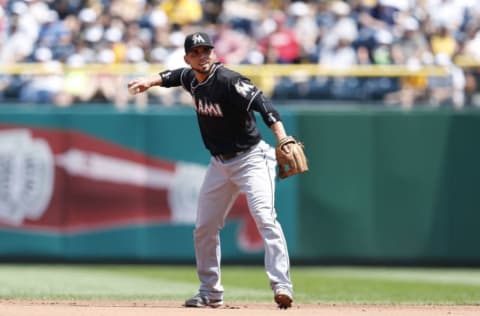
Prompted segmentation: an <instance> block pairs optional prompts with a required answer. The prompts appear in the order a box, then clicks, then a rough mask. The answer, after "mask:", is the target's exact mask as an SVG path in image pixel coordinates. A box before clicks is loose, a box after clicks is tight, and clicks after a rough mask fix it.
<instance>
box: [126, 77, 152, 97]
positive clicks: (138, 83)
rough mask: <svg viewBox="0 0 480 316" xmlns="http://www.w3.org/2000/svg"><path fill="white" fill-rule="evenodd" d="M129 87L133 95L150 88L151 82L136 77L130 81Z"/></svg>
mask: <svg viewBox="0 0 480 316" xmlns="http://www.w3.org/2000/svg"><path fill="white" fill-rule="evenodd" d="M127 87H128V92H129V93H130V94H131V95H135V94H138V93H141V92H145V91H146V90H148V88H150V83H149V82H148V81H147V80H142V79H134V80H132V81H130V82H129V83H128V85H127Z"/></svg>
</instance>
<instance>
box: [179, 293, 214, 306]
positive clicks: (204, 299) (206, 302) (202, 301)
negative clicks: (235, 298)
mask: <svg viewBox="0 0 480 316" xmlns="http://www.w3.org/2000/svg"><path fill="white" fill-rule="evenodd" d="M222 305H223V300H221V299H220V300H211V299H209V298H208V296H206V295H202V294H197V295H195V296H194V297H192V298H190V299H188V300H186V301H185V304H184V306H185V307H213V308H217V307H220V306H222Z"/></svg>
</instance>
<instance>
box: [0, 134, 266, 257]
mask: <svg viewBox="0 0 480 316" xmlns="http://www.w3.org/2000/svg"><path fill="white" fill-rule="evenodd" d="M205 171H206V167H205V166H203V165H200V164H194V163H188V162H181V161H177V162H172V161H167V160H162V159H159V158H157V157H152V156H148V155H146V154H144V153H142V152H138V151H135V150H131V149H128V148H125V147H122V146H119V145H117V144H114V143H112V142H108V141H105V140H102V139H99V138H95V137H92V136H90V135H87V134H84V133H80V132H77V131H71V130H55V129H47V128H30V127H22V126H0V227H10V228H14V229H19V230H32V231H53V232H57V233H65V234H68V233H77V232H88V231H93V230H102V229H109V228H112V227H125V226H129V225H143V224H148V225H151V224H161V223H166V224H171V225H180V224H190V225H193V224H194V222H195V212H196V204H197V199H198V198H199V197H198V192H199V189H200V185H201V182H202V180H203V176H204V174H205ZM227 220H234V221H239V222H240V225H239V227H240V230H239V232H238V238H237V240H238V244H239V247H241V249H243V250H244V251H252V252H253V251H258V250H261V249H262V247H263V245H262V239H261V237H260V235H259V233H258V231H257V228H256V226H255V222H254V221H253V219H252V217H251V216H250V213H249V211H248V207H247V202H246V199H245V196H244V195H240V196H239V197H238V199H237V200H236V202H235V204H234V205H233V207H232V209H231V211H230V213H229V216H228V218H227Z"/></svg>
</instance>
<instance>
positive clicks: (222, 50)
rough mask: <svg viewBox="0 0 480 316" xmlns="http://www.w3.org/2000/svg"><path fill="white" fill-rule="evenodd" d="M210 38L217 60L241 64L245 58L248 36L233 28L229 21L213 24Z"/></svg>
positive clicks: (247, 48) (247, 50)
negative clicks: (213, 27)
mask: <svg viewBox="0 0 480 316" xmlns="http://www.w3.org/2000/svg"><path fill="white" fill-rule="evenodd" d="M213 33H214V35H213V36H212V40H213V42H214V45H215V53H216V55H217V59H218V61H220V62H221V63H224V64H233V65H235V64H237V65H238V64H242V63H245V62H246V60H247V55H248V52H249V46H250V45H249V42H250V38H249V37H247V36H246V35H245V34H243V33H241V32H239V31H237V30H235V29H233V27H232V25H231V24H230V22H229V21H221V22H219V23H218V24H216V25H215V29H214V32H213Z"/></svg>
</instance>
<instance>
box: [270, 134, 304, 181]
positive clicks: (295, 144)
mask: <svg viewBox="0 0 480 316" xmlns="http://www.w3.org/2000/svg"><path fill="white" fill-rule="evenodd" d="M286 145H288V146H286ZM275 155H276V158H277V163H278V176H279V177H280V179H285V178H287V177H290V176H293V175H295V174H298V173H303V172H307V171H308V164H307V157H306V156H305V153H304V151H303V143H301V142H299V141H297V140H296V139H295V138H294V137H293V136H286V137H284V138H282V139H281V140H280V141H279V142H278V144H277V146H276V147H275Z"/></svg>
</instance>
